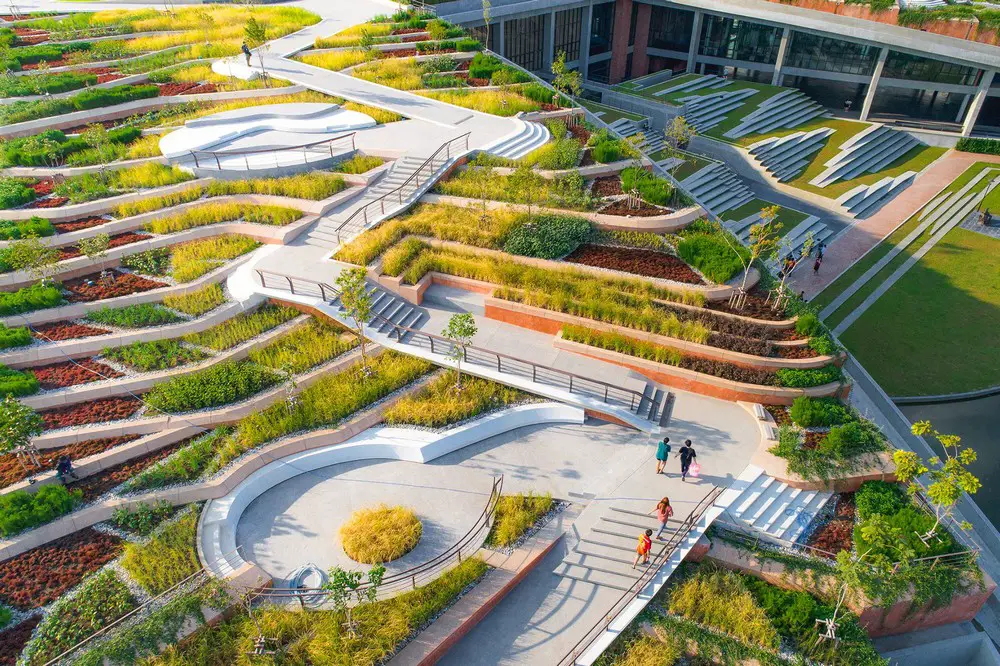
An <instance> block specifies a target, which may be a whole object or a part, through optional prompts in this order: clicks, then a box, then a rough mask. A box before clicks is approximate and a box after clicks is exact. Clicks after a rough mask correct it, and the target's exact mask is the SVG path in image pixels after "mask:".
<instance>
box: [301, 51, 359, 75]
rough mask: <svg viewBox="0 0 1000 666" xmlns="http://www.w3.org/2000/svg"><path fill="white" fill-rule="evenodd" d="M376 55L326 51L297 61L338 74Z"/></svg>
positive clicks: (309, 54) (305, 56)
mask: <svg viewBox="0 0 1000 666" xmlns="http://www.w3.org/2000/svg"><path fill="white" fill-rule="evenodd" d="M377 57H378V54H377V53H374V52H370V51H365V50H362V49H351V50H349V51H328V52H327V53H308V52H307V53H305V54H304V55H302V56H299V60H301V61H302V62H304V63H305V64H307V65H312V66H313V67H322V68H323V69H330V70H333V71H335V72H339V71H340V70H342V69H347V68H348V67H353V66H354V65H360V64H361V63H363V62H368V61H369V60H374V59H375V58H377Z"/></svg>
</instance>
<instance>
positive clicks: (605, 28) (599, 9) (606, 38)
mask: <svg viewBox="0 0 1000 666" xmlns="http://www.w3.org/2000/svg"><path fill="white" fill-rule="evenodd" d="M614 30H615V5H614V3H613V2H610V3H607V4H603V5H594V18H593V20H592V21H591V23H590V55H598V54H599V53H607V52H608V51H610V50H611V35H612V34H613V33H614Z"/></svg>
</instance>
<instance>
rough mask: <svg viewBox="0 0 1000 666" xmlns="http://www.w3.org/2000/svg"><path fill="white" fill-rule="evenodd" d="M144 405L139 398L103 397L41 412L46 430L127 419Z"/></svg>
mask: <svg viewBox="0 0 1000 666" xmlns="http://www.w3.org/2000/svg"><path fill="white" fill-rule="evenodd" d="M140 407H142V402H141V401H140V400H139V399H138V398H102V399H100V400H93V401H91V402H84V403H80V404H78V405H70V406H68V407H56V408H55V409H47V410H44V411H41V412H39V414H40V415H41V417H42V420H43V421H45V429H46V430H57V429H59V428H69V427H70V426H77V425H86V424H88V423H104V422H106V421H121V420H122V419H127V418H129V417H130V416H132V415H133V414H135V413H136V412H138V411H139V408H140Z"/></svg>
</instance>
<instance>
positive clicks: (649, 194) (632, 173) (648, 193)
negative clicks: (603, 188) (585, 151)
mask: <svg viewBox="0 0 1000 666" xmlns="http://www.w3.org/2000/svg"><path fill="white" fill-rule="evenodd" d="M595 159H596V158H595ZM621 178H622V189H623V190H625V191H626V192H631V191H632V190H636V191H638V192H639V196H640V197H642V200H643V201H645V202H647V203H651V204H653V205H654V206H666V205H668V204H669V203H670V201H671V200H672V199H673V196H674V188H673V186H672V185H671V184H670V183H669V182H668V181H667V180H666V179H664V178H660V177H659V176H655V175H653V173H652V172H649V171H646V170H645V169H643V168H641V167H628V168H627V169H623V170H622V173H621Z"/></svg>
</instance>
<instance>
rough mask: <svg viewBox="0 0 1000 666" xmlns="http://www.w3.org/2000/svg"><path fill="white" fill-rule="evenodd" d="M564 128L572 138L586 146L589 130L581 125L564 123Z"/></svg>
mask: <svg viewBox="0 0 1000 666" xmlns="http://www.w3.org/2000/svg"><path fill="white" fill-rule="evenodd" d="M566 129H568V130H569V133H570V134H572V135H573V138H574V139H576V140H577V141H579V142H580V143H581V145H584V146H586V145H587V142H588V141H589V140H590V130H589V129H587V128H586V127H584V126H583V125H571V124H568V125H566Z"/></svg>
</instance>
